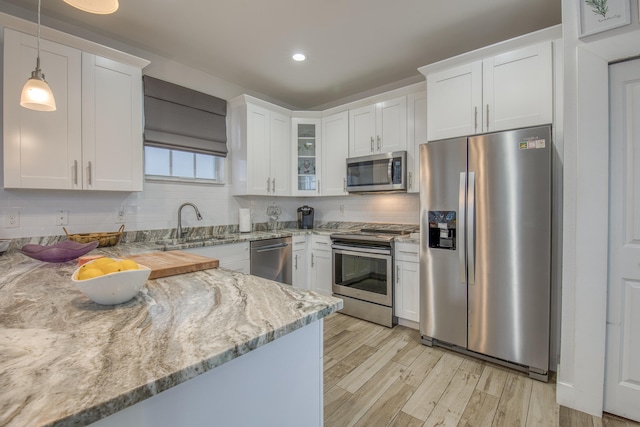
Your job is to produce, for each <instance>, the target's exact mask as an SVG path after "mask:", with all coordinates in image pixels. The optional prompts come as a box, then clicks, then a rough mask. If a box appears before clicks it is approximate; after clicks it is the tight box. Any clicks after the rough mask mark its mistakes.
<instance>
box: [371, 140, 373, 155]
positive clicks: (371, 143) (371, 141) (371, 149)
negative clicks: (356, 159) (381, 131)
mask: <svg viewBox="0 0 640 427" xmlns="http://www.w3.org/2000/svg"><path fill="white" fill-rule="evenodd" d="M371 152H372V153H373V137H371Z"/></svg>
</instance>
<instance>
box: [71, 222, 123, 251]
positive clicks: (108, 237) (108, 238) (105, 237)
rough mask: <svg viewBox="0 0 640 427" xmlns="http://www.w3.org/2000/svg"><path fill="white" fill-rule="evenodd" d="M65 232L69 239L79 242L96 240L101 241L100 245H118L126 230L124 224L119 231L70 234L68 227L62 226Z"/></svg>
mask: <svg viewBox="0 0 640 427" xmlns="http://www.w3.org/2000/svg"><path fill="white" fill-rule="evenodd" d="M62 229H63V230H64V233H65V234H66V235H67V239H69V240H73V241H74V242H78V243H89V242H92V241H94V240H97V241H99V242H100V243H99V244H98V247H99V248H100V247H104V246H114V245H117V244H118V242H119V241H120V238H121V237H122V232H123V231H124V224H123V225H121V226H120V229H118V231H114V232H112V233H84V234H69V233H68V232H67V229H66V228H64V227H62Z"/></svg>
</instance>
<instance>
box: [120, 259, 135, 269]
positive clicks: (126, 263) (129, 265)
mask: <svg viewBox="0 0 640 427" xmlns="http://www.w3.org/2000/svg"><path fill="white" fill-rule="evenodd" d="M120 265H121V266H122V269H123V270H137V269H138V263H136V262H135V261H134V260H132V259H123V260H122V261H120Z"/></svg>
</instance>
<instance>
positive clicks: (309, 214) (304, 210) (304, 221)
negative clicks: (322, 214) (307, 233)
mask: <svg viewBox="0 0 640 427" xmlns="http://www.w3.org/2000/svg"><path fill="white" fill-rule="evenodd" d="M298 228H299V229H301V230H306V229H311V228H313V208H311V207H309V206H307V205H304V206H302V207H299V208H298Z"/></svg>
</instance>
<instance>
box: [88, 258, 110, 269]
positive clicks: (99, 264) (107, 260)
mask: <svg viewBox="0 0 640 427" xmlns="http://www.w3.org/2000/svg"><path fill="white" fill-rule="evenodd" d="M114 262H116V260H115V259H113V258H106V257H105V258H98V259H97V260H95V261H93V262H92V263H91V266H92V267H97V268H102V266H104V265H107V264H111V263H114Z"/></svg>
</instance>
